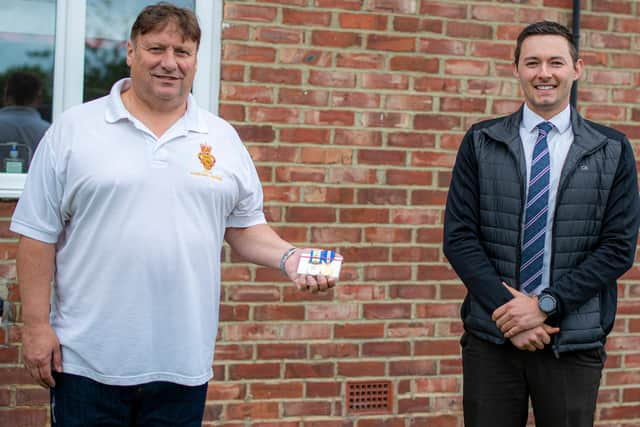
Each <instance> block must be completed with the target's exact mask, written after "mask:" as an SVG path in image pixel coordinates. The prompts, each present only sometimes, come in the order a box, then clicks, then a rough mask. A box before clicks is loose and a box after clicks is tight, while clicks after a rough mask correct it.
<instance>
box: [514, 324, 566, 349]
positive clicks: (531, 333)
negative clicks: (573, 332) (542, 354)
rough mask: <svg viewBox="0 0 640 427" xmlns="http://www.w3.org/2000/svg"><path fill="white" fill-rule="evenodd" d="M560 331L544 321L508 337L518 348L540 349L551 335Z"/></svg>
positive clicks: (548, 341)
mask: <svg viewBox="0 0 640 427" xmlns="http://www.w3.org/2000/svg"><path fill="white" fill-rule="evenodd" d="M558 332H560V328H554V327H551V326H549V325H547V324H546V323H543V324H542V325H540V326H536V327H535V328H532V329H528V330H526V331H523V332H520V333H519V334H517V335H514V336H513V337H511V338H510V340H511V342H512V343H513V345H514V346H516V347H517V348H518V349H520V350H528V351H536V350H542V349H543V348H544V346H545V345H547V344H549V343H550V342H551V335H553V334H556V333H558Z"/></svg>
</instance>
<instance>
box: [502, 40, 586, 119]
mask: <svg viewBox="0 0 640 427" xmlns="http://www.w3.org/2000/svg"><path fill="white" fill-rule="evenodd" d="M583 68H584V63H583V62H582V59H578V60H577V61H576V62H575V63H574V62H573V60H572V58H571V52H570V50H569V42H568V41H567V40H566V39H565V38H564V37H562V36H559V35H551V34H544V35H532V36H529V37H527V38H526V39H525V40H524V41H523V42H522V47H521V51H520V57H519V59H518V63H516V64H514V67H513V74H514V75H515V77H516V78H517V79H518V81H519V82H520V87H521V88H522V91H523V93H524V98H525V102H526V103H527V106H528V107H529V108H530V109H531V110H532V111H533V112H535V113H537V114H538V115H540V116H542V117H543V118H545V119H550V118H551V117H553V116H555V115H556V114H558V113H560V112H561V111H562V110H564V109H565V108H566V107H567V105H569V100H570V98H571V86H572V84H573V82H574V81H575V80H577V79H579V78H580V76H581V75H582V70H583Z"/></svg>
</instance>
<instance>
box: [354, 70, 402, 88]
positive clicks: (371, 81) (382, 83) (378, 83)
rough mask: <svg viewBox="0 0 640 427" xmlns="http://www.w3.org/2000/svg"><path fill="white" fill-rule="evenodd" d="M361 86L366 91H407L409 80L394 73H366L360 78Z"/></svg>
mask: <svg viewBox="0 0 640 427" xmlns="http://www.w3.org/2000/svg"><path fill="white" fill-rule="evenodd" d="M362 86H363V87H365V88H368V89H407V88H408V87H409V78H408V77H407V76H402V75H399V74H395V73H375V74H374V73H367V74H365V75H363V76H362Z"/></svg>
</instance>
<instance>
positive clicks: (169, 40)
mask: <svg viewBox="0 0 640 427" xmlns="http://www.w3.org/2000/svg"><path fill="white" fill-rule="evenodd" d="M197 49H198V46H197V43H196V41H194V40H188V39H185V38H184V37H183V33H182V32H181V31H180V29H179V28H178V26H177V25H176V24H175V23H174V22H172V21H170V22H168V23H167V24H166V25H165V26H164V28H160V29H158V31H151V32H148V33H146V34H140V35H138V36H137V37H136V38H135V39H134V40H132V41H129V43H128V45H127V65H129V67H130V68H131V86H132V89H133V95H134V96H135V97H136V98H138V99H139V100H140V101H142V102H143V103H144V104H146V105H147V106H149V107H151V108H152V109H158V110H172V109H178V108H183V107H184V105H185V103H186V100H187V97H188V95H189V92H190V91H191V86H192V84H193V78H194V76H195V73H196V66H197V59H196V54H197Z"/></svg>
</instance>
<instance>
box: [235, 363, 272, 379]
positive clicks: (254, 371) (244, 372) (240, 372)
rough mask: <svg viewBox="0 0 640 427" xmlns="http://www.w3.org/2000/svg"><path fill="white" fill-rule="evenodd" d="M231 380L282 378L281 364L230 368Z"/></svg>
mask: <svg viewBox="0 0 640 427" xmlns="http://www.w3.org/2000/svg"><path fill="white" fill-rule="evenodd" d="M228 369H229V379H230V380H232V381H237V380H248V379H266V378H280V364H279V363H251V364H242V365H231V366H229V368H228Z"/></svg>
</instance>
